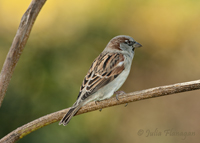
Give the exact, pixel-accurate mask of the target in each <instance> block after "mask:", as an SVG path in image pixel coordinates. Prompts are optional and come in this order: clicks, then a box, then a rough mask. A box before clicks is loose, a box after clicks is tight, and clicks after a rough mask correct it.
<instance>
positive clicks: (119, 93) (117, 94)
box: [114, 91, 126, 101]
mask: <svg viewBox="0 0 200 143" xmlns="http://www.w3.org/2000/svg"><path fill="white" fill-rule="evenodd" d="M114 94H116V99H117V100H118V101H119V98H118V96H119V95H123V94H126V93H125V92H124V91H115V92H114Z"/></svg>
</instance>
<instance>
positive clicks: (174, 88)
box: [0, 80, 200, 143]
mask: <svg viewBox="0 0 200 143" xmlns="http://www.w3.org/2000/svg"><path fill="white" fill-rule="evenodd" d="M197 89H200V80H196V81H191V82H184V83H177V84H173V85H168V86H160V87H155V88H151V89H146V90H142V91H136V92H132V93H128V94H125V95H122V96H119V101H117V100H116V98H115V97H112V98H110V99H108V100H104V101H101V102H99V103H98V104H97V105H96V104H95V103H94V102H91V103H88V104H87V105H85V106H83V107H82V108H81V109H80V110H79V112H78V113H77V115H79V114H83V113H86V112H91V111H94V110H99V109H102V108H106V107H111V106H115V105H120V104H124V103H129V102H134V101H139V100H143V99H148V98H153V97H160V96H165V95H170V94H174V93H180V92H186V91H192V90H197ZM68 110H69V108H67V109H64V110H60V111H57V112H54V113H51V114H48V115H46V116H43V117H41V118H39V119H36V120H34V121H32V122H30V123H27V124H25V125H23V126H22V127H19V128H17V129H16V130H14V131H12V132H11V133H9V134H8V135H6V136H5V137H3V138H2V139H1V140H0V143H13V142H15V141H17V140H19V139H20V138H23V137H24V136H26V135H27V134H29V133H31V132H33V131H35V130H37V129H39V128H42V127H44V126H46V125H49V124H51V123H54V122H57V121H59V120H60V119H61V118H62V117H63V116H64V114H65V113H66V112H67V111H68Z"/></svg>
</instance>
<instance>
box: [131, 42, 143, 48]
mask: <svg viewBox="0 0 200 143" xmlns="http://www.w3.org/2000/svg"><path fill="white" fill-rule="evenodd" d="M133 47H134V48H139V47H142V45H141V44H140V43H138V42H135V43H134V44H133Z"/></svg>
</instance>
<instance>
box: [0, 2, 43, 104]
mask: <svg viewBox="0 0 200 143" xmlns="http://www.w3.org/2000/svg"><path fill="white" fill-rule="evenodd" d="M45 2H46V0H32V2H31V4H30V5H29V7H28V9H27V10H26V12H25V13H24V15H23V16H22V19H21V22H20V25H19V28H18V30H17V33H16V35H15V38H14V40H13V43H12V45H11V47H10V50H9V52H8V54H7V57H6V60H5V62H4V65H3V68H2V71H1V74H0V107H1V104H2V102H3V99H4V96H5V93H6V90H7V88H8V85H9V82H10V80H11V77H12V74H13V71H14V69H15V66H16V64H17V62H18V60H19V58H20V55H21V53H22V51H23V49H24V46H25V44H26V42H27V40H28V37H29V35H30V32H31V29H32V27H33V24H34V22H35V20H36V17H37V15H38V13H39V12H40V10H41V8H42V6H43V5H44V3H45Z"/></svg>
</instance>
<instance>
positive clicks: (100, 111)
mask: <svg viewBox="0 0 200 143" xmlns="http://www.w3.org/2000/svg"><path fill="white" fill-rule="evenodd" d="M94 102H95V104H96V105H97V102H100V101H99V100H96V101H94ZM99 111H100V112H101V111H102V109H99Z"/></svg>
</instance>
